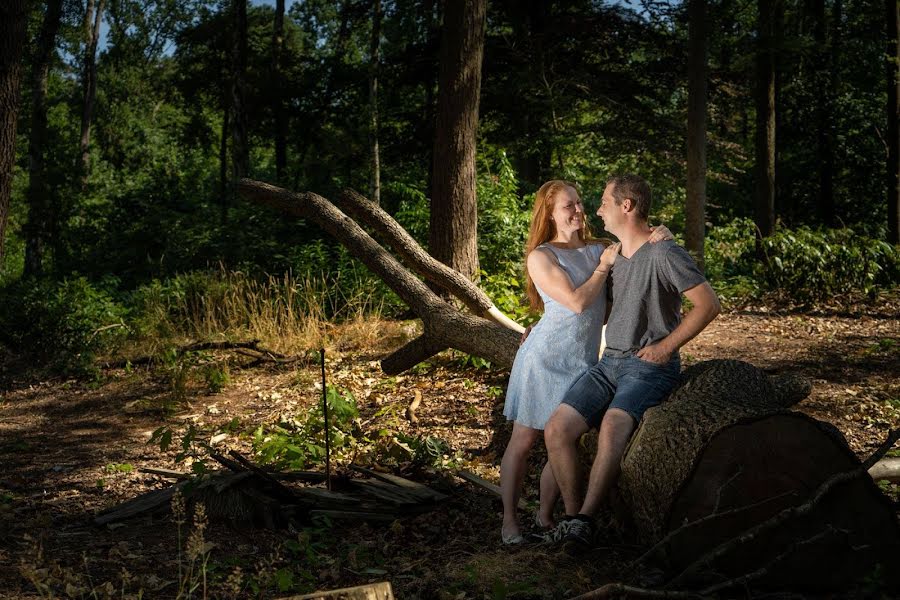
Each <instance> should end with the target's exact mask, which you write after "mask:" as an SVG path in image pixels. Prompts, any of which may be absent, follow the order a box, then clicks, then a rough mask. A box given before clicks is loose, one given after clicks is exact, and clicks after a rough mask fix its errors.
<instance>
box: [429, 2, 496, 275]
mask: <svg viewBox="0 0 900 600" xmlns="http://www.w3.org/2000/svg"><path fill="white" fill-rule="evenodd" d="M484 28H485V0H460V1H458V2H448V3H447V4H446V6H445V13H444V27H443V34H442V35H443V39H442V41H441V66H440V75H439V83H438V89H439V95H438V106H437V124H436V125H437V126H436V130H435V137H434V162H433V166H432V181H433V185H432V193H431V221H430V233H429V250H430V252H431V254H432V256H434V257H435V258H437V259H438V260H440V261H441V262H443V263H444V264H446V265H448V266H449V267H451V268H452V269H454V270H456V271H459V272H460V273H462V274H463V275H465V276H466V277H468V278H470V279H475V278H476V277H477V275H478V204H477V199H476V197H475V142H476V139H475V134H476V131H477V128H478V99H479V95H480V91H481V59H482V55H483V53H484Z"/></svg>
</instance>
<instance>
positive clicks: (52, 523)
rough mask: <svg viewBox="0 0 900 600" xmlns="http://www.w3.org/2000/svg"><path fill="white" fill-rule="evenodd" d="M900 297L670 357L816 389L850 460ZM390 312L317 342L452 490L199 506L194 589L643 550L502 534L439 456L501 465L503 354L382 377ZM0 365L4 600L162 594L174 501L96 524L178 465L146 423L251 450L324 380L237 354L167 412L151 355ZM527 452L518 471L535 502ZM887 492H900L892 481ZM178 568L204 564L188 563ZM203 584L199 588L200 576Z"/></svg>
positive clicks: (545, 583)
mask: <svg viewBox="0 0 900 600" xmlns="http://www.w3.org/2000/svg"><path fill="white" fill-rule="evenodd" d="M898 315H900V302H898V300H897V299H896V298H895V299H893V300H884V301H882V302H879V303H878V304H877V305H876V306H860V307H855V308H854V309H852V310H849V311H846V312H839V311H824V310H823V311H820V312H819V313H809V312H807V313H782V312H778V311H776V310H774V309H770V310H767V309H765V308H762V309H755V310H740V311H732V312H728V313H725V314H723V315H721V316H720V317H719V318H718V319H717V320H716V321H715V322H713V324H712V325H710V327H708V328H707V329H706V331H704V332H703V333H702V334H701V335H700V336H699V337H698V338H697V339H695V340H694V341H692V342H691V343H690V344H688V345H687V346H686V347H685V348H684V349H683V351H682V357H683V362H684V363H685V364H691V363H692V362H696V361H700V360H705V359H711V358H734V359H741V360H745V361H748V362H751V363H753V364H755V365H757V366H758V367H761V368H762V369H764V370H766V371H768V372H794V373H799V374H802V375H804V376H806V377H808V378H810V379H811V380H812V381H813V390H812V393H811V395H810V396H809V397H808V398H807V399H806V400H804V401H803V402H802V403H801V404H799V405H798V406H797V409H798V410H800V411H802V412H805V413H807V414H809V415H811V416H813V417H815V418H817V419H821V420H824V421H827V422H830V423H832V424H833V425H835V426H836V427H837V428H838V429H839V430H840V431H841V432H842V433H843V434H844V435H845V436H846V439H847V441H848V442H849V444H850V447H851V448H852V450H853V451H854V452H855V453H856V454H857V455H858V456H860V457H862V458H864V457H866V456H868V455H869V454H870V453H871V451H872V450H873V449H875V448H876V447H877V446H878V445H879V444H880V442H882V441H883V439H884V438H885V436H886V434H887V432H888V430H889V428H892V427H894V428H896V427H898V426H900V377H898V375H900V319H898ZM403 327H407V328H408V327H409V326H408V325H404V324H399V323H386V324H385V325H384V330H383V331H382V333H381V334H380V337H381V339H382V343H381V344H374V345H372V346H370V347H368V348H366V349H364V350H360V349H356V350H353V349H350V350H345V351H335V352H331V353H329V355H328V362H327V371H328V381H329V383H331V384H333V385H335V386H338V387H339V388H342V389H345V390H348V391H350V392H352V393H353V395H354V396H355V398H356V399H357V402H358V404H359V409H360V419H361V422H362V423H364V424H368V425H372V424H376V425H378V426H384V427H388V428H392V429H391V431H394V432H395V433H397V434H400V433H405V434H411V435H416V434H419V435H422V436H432V437H434V438H440V439H442V440H444V441H446V443H447V445H448V446H449V448H450V449H449V450H446V451H445V454H444V456H439V457H437V460H436V463H437V466H436V467H435V466H434V465H433V466H431V467H429V468H425V469H419V470H416V471H414V472H411V471H410V470H409V469H408V468H407V469H406V470H405V471H404V473H407V474H409V477H410V478H413V479H417V480H420V481H423V482H426V483H429V484H431V485H432V486H434V487H435V488H437V489H440V490H442V491H444V492H447V493H449V495H450V498H449V500H447V501H446V502H445V503H443V504H442V505H440V506H439V507H438V508H437V509H436V510H434V511H431V512H427V513H425V514H421V515H418V516H411V517H407V518H403V519H400V520H397V521H395V522H394V523H392V524H387V525H360V524H359V523H342V522H339V521H335V522H333V523H331V524H328V523H319V524H317V525H316V526H314V527H310V528H305V529H302V530H300V531H289V530H281V531H274V530H255V529H250V528H234V527H232V526H229V525H226V524H224V523H218V522H215V521H212V522H210V523H209V525H208V526H207V528H206V530H205V532H204V534H203V535H204V540H205V542H207V544H208V545H206V546H205V547H204V548H203V549H204V550H206V551H207V552H208V556H209V558H208V562H207V565H206V568H205V569H204V570H203V571H204V572H205V573H206V575H207V583H208V586H209V590H210V591H209V592H208V595H209V596H210V597H230V596H239V597H263V598H271V597H284V596H288V595H290V594H291V593H301V592H306V591H310V590H312V589H330V588H338V587H345V586H350V585H360V584H363V583H366V582H370V581H379V580H389V581H391V583H392V585H393V588H394V593H395V595H396V597H397V598H399V599H403V600H407V599H411V598H448V599H449V598H453V599H463V598H506V597H516V598H557V597H566V596H570V595H572V594H576V593H582V592H585V591H588V590H591V589H593V588H595V587H597V586H599V585H601V584H603V583H605V582H608V581H618V580H620V579H621V578H622V577H626V576H627V574H626V573H625V572H624V571H623V568H624V565H625V564H627V562H628V561H629V560H630V559H633V558H634V557H635V556H636V553H637V552H639V550H640V549H639V548H636V547H635V546H633V545H628V544H626V543H624V542H621V540H611V543H610V544H609V545H607V546H606V547H603V548H599V549H598V550H597V551H595V553H593V554H592V555H590V557H589V558H588V559H587V560H573V559H571V558H570V557H568V556H566V555H564V554H562V553H558V552H555V551H553V550H548V549H546V548H543V547H538V548H536V547H526V548H508V547H503V546H501V545H500V520H499V515H500V502H499V499H498V498H497V497H495V496H492V495H490V494H489V493H487V492H485V491H484V490H482V489H481V488H477V487H474V486H472V485H471V484H469V483H466V482H464V481H462V480H460V479H457V478H455V477H453V476H452V468H455V467H464V468H466V469H468V470H470V471H474V472H477V473H479V474H480V475H482V476H483V477H485V478H487V479H491V480H493V481H497V479H498V464H499V457H500V456H501V454H502V450H503V447H504V444H505V442H506V440H507V438H508V435H509V426H508V425H507V424H506V423H505V421H504V419H503V417H502V414H501V411H502V405H503V390H505V386H506V378H507V377H508V372H506V371H498V370H492V369H490V368H484V367H481V368H477V367H474V366H471V365H465V364H463V361H462V360H461V359H460V357H459V356H458V355H452V354H450V353H445V354H443V355H439V356H438V357H436V358H435V359H433V360H432V361H430V362H428V363H426V364H424V365H422V366H419V367H417V368H416V369H414V370H413V371H410V372H408V373H406V374H404V375H401V376H398V377H386V376H385V375H384V374H383V373H382V372H381V371H380V369H379V364H378V362H377V361H378V360H379V359H380V358H381V357H383V356H384V355H385V353H386V350H387V349H388V348H389V347H391V346H393V347H395V346H396V344H397V341H396V338H397V336H399V335H402V328H403ZM223 356H227V354H223ZM231 356H232V358H231V359H229V360H233V361H236V360H237V358H236V357H234V355H231ZM223 360H225V359H223ZM10 365H11V363H9V361H7V365H6V368H5V370H4V368H3V367H0V377H2V379H0V384H2V387H0V597H2V598H32V597H51V596H52V597H87V598H103V597H115V598H123V597H138V594H139V593H140V594H142V597H144V598H171V597H175V596H176V595H177V594H178V589H179V586H180V585H181V583H182V582H183V581H186V580H188V579H190V577H189V576H187V575H186V574H184V573H182V574H181V575H179V565H180V564H186V563H185V562H184V560H181V559H180V558H179V544H180V543H181V541H180V540H183V538H184V537H186V534H185V533H184V532H182V534H181V537H179V528H178V527H177V526H176V524H175V522H174V521H173V519H172V517H171V516H162V517H160V516H156V517H151V516H141V517H137V518H134V519H131V520H129V521H124V522H122V523H113V524H110V525H107V526H104V527H98V526H94V525H92V523H91V519H92V517H93V516H94V515H95V514H96V513H97V512H98V511H100V510H102V509H105V508H108V507H110V506H114V505H116V504H118V503H121V502H123V501H125V500H127V499H130V498H133V497H135V496H137V495H139V494H141V493H144V492H146V491H148V490H152V489H159V488H162V487H164V486H167V485H171V481H168V480H164V479H162V478H160V477H158V476H155V475H150V474H146V473H141V472H139V471H138V469H139V468H141V467H163V468H174V469H181V470H189V468H188V467H187V465H185V464H176V463H175V462H174V456H175V453H176V452H175V450H171V449H170V450H168V451H166V452H163V451H161V450H160V448H159V445H158V444H150V443H148V442H149V440H150V437H151V434H152V432H153V431H154V430H156V429H157V428H159V427H160V426H161V425H168V426H170V427H171V428H172V429H173V430H174V431H175V436H174V442H173V446H180V445H179V444H178V442H179V439H180V435H182V434H183V432H184V431H186V430H187V429H188V427H190V426H193V427H194V428H195V431H197V432H198V437H201V436H206V439H209V438H210V437H212V436H213V435H216V436H217V437H216V445H217V448H219V449H220V450H225V449H237V450H240V451H241V452H243V453H244V454H245V455H247V456H252V453H251V438H252V432H253V430H254V429H255V428H256V427H257V426H259V425H267V424H272V423H275V422H278V421H279V419H282V418H290V417H291V416H292V415H297V414H298V413H302V412H303V411H305V410H306V408H308V407H309V406H312V405H313V404H314V403H316V402H317V401H319V400H320V398H321V388H320V387H317V382H318V380H319V373H318V366H317V365H311V366H304V367H255V368H250V369H246V368H240V366H239V364H238V363H237V362H232V365H231V367H230V382H229V383H228V385H227V386H226V387H225V388H224V390H223V391H221V392H219V393H216V394H209V393H207V392H205V391H204V388H203V386H201V385H199V384H197V383H196V382H194V383H191V382H188V385H187V387H186V388H185V389H184V390H182V392H183V393H182V396H181V397H180V398H179V399H178V402H177V403H176V405H175V406H174V410H172V411H170V412H168V413H166V412H164V411H163V410H162V409H163V407H165V406H166V404H167V403H169V402H170V401H171V395H172V386H173V383H172V380H171V378H167V376H165V375H162V374H160V372H159V371H146V370H141V369H130V370H124V369H118V370H108V371H105V372H103V374H102V377H101V378H100V379H99V380H98V381H95V382H84V381H79V380H60V379H54V380H45V381H37V380H35V379H34V378H33V377H32V378H23V377H22V376H21V375H17V374H16V373H17V372H18V370H17V369H18V367H16V365H12V366H10ZM416 392H418V393H420V394H421V397H422V403H421V406H420V407H419V408H418V410H417V416H418V422H417V423H415V424H413V423H410V422H409V421H408V420H407V419H405V418H404V417H403V411H404V410H405V409H406V407H407V406H408V405H409V403H410V402H411V401H412V400H413V398H414V396H415V395H416ZM387 420H389V422H388V421H387ZM381 421H384V423H386V424H384V423H382V424H381V425H379V423H381ZM223 433H224V435H221V434H223ZM357 458H358V457H357ZM539 460H540V459H539V458H536V459H535V465H534V468H533V469H532V471H531V473H530V475H529V480H528V481H527V483H526V493H527V494H528V498H527V499H528V500H529V502H530V503H531V505H532V506H533V503H534V500H535V498H534V495H535V491H534V490H535V489H536V477H537V469H538V462H539ZM401 462H402V461H401ZM400 466H401V467H403V466H405V467H409V465H408V464H401V465H400ZM441 467H447V468H441ZM886 491H888V493H890V494H892V495H893V497H894V498H895V499H896V497H897V487H896V486H894V487H893V488H889V489H887V490H886ZM525 518H526V519H529V520H530V516H529V515H526V516H525ZM194 541H195V542H196V540H194ZM620 542H621V543H620ZM210 544H211V545H210ZM191 577H193V579H192V581H196V582H200V579H199V578H198V577H197V576H196V571H195V574H194V576H191ZM39 588H40V589H39ZM201 596H202V588H200V589H198V590H197V591H195V592H194V597H201ZM739 596H740V597H744V595H743V593H742V594H739ZM784 597H791V596H784ZM793 597H797V596H793ZM832 597H842V596H840V595H836V596H832Z"/></svg>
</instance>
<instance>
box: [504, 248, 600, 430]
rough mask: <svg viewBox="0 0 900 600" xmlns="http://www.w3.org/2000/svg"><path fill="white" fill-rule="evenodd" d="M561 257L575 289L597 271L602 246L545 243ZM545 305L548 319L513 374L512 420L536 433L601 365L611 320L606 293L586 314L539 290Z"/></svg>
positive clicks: (508, 414) (531, 338)
mask: <svg viewBox="0 0 900 600" xmlns="http://www.w3.org/2000/svg"><path fill="white" fill-rule="evenodd" d="M538 248H546V249H549V250H550V252H552V253H553V254H554V256H556V259H557V261H558V262H559V265H560V267H562V269H563V271H565V272H566V274H567V275H568V276H569V280H570V281H571V282H572V285H573V286H574V287H576V288H577V287H579V286H581V285H582V284H583V283H584V282H585V281H587V280H588V278H589V277H590V276H591V274H592V273H593V272H594V269H596V268H597V264H598V263H599V261H600V255H601V254H602V253H603V246H602V245H600V244H588V245H587V246H584V247H583V248H571V249H570V248H556V247H554V246H552V245H550V244H541V245H540V246H538ZM537 291H538V293H539V294H540V296H541V298H542V299H543V300H544V315H543V316H542V317H541V320H540V321H538V323H537V325H535V326H534V329H532V330H531V333H530V334H529V335H528V338H527V339H526V340H525V343H524V344H522V345H521V346H520V347H519V351H518V352H517V353H516V359H515V361H514V362H513V366H512V371H511V372H510V375H509V387H508V388H507V390H506V404H505V405H504V407H503V414H504V415H505V416H506V418H507V419H509V420H511V421H516V422H517V423H519V424H520V425H524V426H526V427H530V428H532V429H543V428H544V425H545V424H546V423H547V420H548V419H549V418H550V415H551V414H553V411H554V410H556V407H557V406H558V405H559V403H560V401H561V400H562V398H563V394H565V393H566V391H568V389H569V388H570V387H571V386H572V384H573V383H575V381H576V380H577V379H578V378H579V377H581V375H582V374H583V373H584V372H585V371H587V370H588V369H589V368H591V367H592V366H594V365H595V364H597V360H598V358H599V357H598V354H599V349H600V333H601V331H602V328H603V319H604V317H605V315H606V289H605V287H604V290H603V291H601V292H600V294H599V296H598V297H597V299H596V300H595V301H594V303H593V304H592V305H591V306H590V307H588V308H587V309H585V310H584V311H583V312H582V313H581V314H576V313H574V312H572V311H571V310H569V309H568V308H566V307H565V306H563V305H562V304H560V303H559V302H556V301H555V300H553V299H552V298H550V297H549V296H548V295H547V294H545V293H544V292H543V290H541V289H540V288H538V289H537Z"/></svg>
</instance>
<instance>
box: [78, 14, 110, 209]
mask: <svg viewBox="0 0 900 600" xmlns="http://www.w3.org/2000/svg"><path fill="white" fill-rule="evenodd" d="M103 1H104V0H97V4H96V7H95V5H94V0H88V5H87V10H86V11H85V15H84V36H85V51H84V67H83V74H82V87H83V104H82V110H81V141H80V144H79V147H80V150H81V162H80V163H79V170H80V172H81V189H82V191H83V190H84V189H85V188H86V187H87V178H88V175H89V174H90V168H91V154H90V145H91V120H92V118H93V114H94V98H95V97H96V95H97V43H98V41H99V39H100V22H101V19H102V18H103ZM95 8H96V10H95Z"/></svg>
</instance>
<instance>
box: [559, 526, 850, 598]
mask: <svg viewBox="0 0 900 600" xmlns="http://www.w3.org/2000/svg"><path fill="white" fill-rule="evenodd" d="M834 532H835V529H834V528H832V527H828V528H827V529H825V530H824V531H820V532H819V533H817V534H815V535H814V536H812V537H809V538H807V539H805V540H802V541H799V542H795V543H793V544H791V545H790V546H789V547H788V548H787V550H785V551H784V552H782V553H781V554H778V555H777V556H775V557H774V558H773V559H772V560H770V561H769V562H767V563H766V564H765V565H763V566H762V567H760V568H758V569H756V570H755V571H751V572H749V573H745V574H744V575H741V576H740V577H733V578H731V579H729V580H727V581H722V582H720V583H716V584H714V585H711V586H709V587H707V588H705V589H702V590H700V591H699V592H692V591H687V590H654V589H650V588H641V587H636V586H632V585H627V584H624V583H608V584H606V585H604V586H603V587H600V588H597V589H596V590H592V591H590V592H587V593H584V594H581V595H580V596H576V597H575V598H573V600H598V599H601V598H610V597H612V596H617V595H619V594H627V595H628V597H635V598H673V599H679V600H680V599H695V598H710V597H715V595H716V594H717V593H718V592H721V591H722V590H726V589H729V588H733V587H737V586H739V585H746V584H748V583H750V582H752V581H755V580H757V579H759V578H761V577H763V576H765V575H767V574H768V573H769V570H770V569H771V568H772V566H774V565H776V564H778V563H779V562H781V561H782V560H784V559H785V558H787V557H788V556H790V555H791V554H793V553H794V552H796V551H797V550H799V549H800V548H801V547H803V546H806V545H809V544H815V543H817V542H818V541H820V540H821V539H823V538H824V537H826V536H828V535H829V534H832V533H834Z"/></svg>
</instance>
